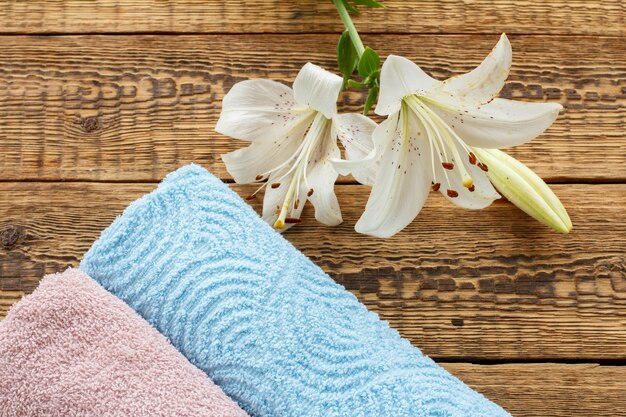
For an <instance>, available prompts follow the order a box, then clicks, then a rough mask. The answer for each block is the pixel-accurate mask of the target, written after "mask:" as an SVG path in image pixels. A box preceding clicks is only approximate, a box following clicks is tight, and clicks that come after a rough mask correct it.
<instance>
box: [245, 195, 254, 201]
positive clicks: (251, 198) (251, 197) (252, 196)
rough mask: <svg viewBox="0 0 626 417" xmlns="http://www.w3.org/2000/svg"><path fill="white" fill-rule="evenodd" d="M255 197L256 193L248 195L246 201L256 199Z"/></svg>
mask: <svg viewBox="0 0 626 417" xmlns="http://www.w3.org/2000/svg"><path fill="white" fill-rule="evenodd" d="M255 197H256V194H250V195H249V196H247V197H246V201H250V200H254V199H255Z"/></svg>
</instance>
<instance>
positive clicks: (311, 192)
mask: <svg viewBox="0 0 626 417" xmlns="http://www.w3.org/2000/svg"><path fill="white" fill-rule="evenodd" d="M306 195H307V197H311V196H312V195H313V188H311V189H310V190H309V192H308V193H306Z"/></svg>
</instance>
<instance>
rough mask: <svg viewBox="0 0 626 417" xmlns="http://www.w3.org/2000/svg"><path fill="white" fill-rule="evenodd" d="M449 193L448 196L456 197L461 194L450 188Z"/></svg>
mask: <svg viewBox="0 0 626 417" xmlns="http://www.w3.org/2000/svg"><path fill="white" fill-rule="evenodd" d="M447 193H448V197H450V198H454V197H458V196H459V193H457V192H456V191H454V190H448V191H447Z"/></svg>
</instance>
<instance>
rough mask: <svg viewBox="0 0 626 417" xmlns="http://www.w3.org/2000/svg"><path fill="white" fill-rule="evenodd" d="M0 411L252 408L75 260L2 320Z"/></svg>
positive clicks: (17, 414) (226, 411)
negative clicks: (74, 265) (229, 394)
mask: <svg viewBox="0 0 626 417" xmlns="http://www.w3.org/2000/svg"><path fill="white" fill-rule="evenodd" d="M0 415H1V416H7V417H8V416H11V417H24V416H37V417H44V416H70V417H72V416H99V417H101V416H111V417H113V416H115V417H119V416H133V417H138V416H167V417H172V416H220V417H235V416H237V417H243V416H246V413H245V412H244V411H243V410H242V409H241V408H239V407H238V406H237V405H236V404H235V403H234V402H233V401H232V400H231V399H229V398H228V397H226V395H225V394H224V393H223V392H222V391H221V390H220V389H219V387H217V386H216V385H215V384H214V383H213V382H211V380H209V379H208V378H207V376H206V375H205V374H204V373H203V372H202V371H200V370H199V369H198V368H196V367H194V366H193V365H192V364H191V363H189V361H187V360H186V359H185V358H184V357H183V356H182V355H181V354H180V353H179V352H177V351H176V349H174V347H173V346H172V345H171V344H170V343H169V342H168V341H167V339H165V337H163V336H162V335H161V334H160V333H159V332H157V331H156V330H155V329H154V328H152V327H151V326H150V325H149V324H148V323H146V321H145V320H143V319H142V318H141V317H139V316H138V315H137V314H136V313H135V312H134V311H133V310H132V309H131V308H129V307H128V306H127V305H126V304H124V303H123V302H122V301H121V300H119V299H117V298H115V297H114V296H113V295H111V294H109V293H108V292H107V291H105V290H104V289H103V288H102V287H101V286H100V285H98V284H97V283H96V282H95V281H94V280H92V279H91V278H89V277H88V276H86V275H85V274H84V273H82V272H80V271H78V270H76V269H69V270H67V271H66V272H64V273H62V274H56V275H49V276H47V277H45V278H44V279H43V280H42V282H41V284H40V285H39V288H38V289H37V290H35V292H34V293H33V294H32V295H29V296H26V297H25V298H24V299H23V300H22V301H20V302H19V303H17V304H16V305H15V306H14V307H13V308H12V309H11V311H10V312H9V315H8V316H7V317H6V319H4V320H3V321H1V322H0Z"/></svg>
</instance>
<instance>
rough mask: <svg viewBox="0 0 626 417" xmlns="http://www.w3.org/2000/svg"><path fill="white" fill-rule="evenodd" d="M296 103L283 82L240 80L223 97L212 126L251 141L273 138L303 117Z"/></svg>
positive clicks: (231, 135) (227, 133)
mask: <svg viewBox="0 0 626 417" xmlns="http://www.w3.org/2000/svg"><path fill="white" fill-rule="evenodd" d="M297 107H298V106H297V104H296V101H295V99H294V95H293V91H292V90H291V88H289V87H287V86H286V85H283V84H281V83H279V82H276V81H271V80H263V79H259V80H246V81H241V82H239V83H237V84H235V85H234V86H233V87H232V88H231V89H230V91H229V92H228V94H226V96H225V97H224V99H223V101H222V113H221V114H220V118H219V120H218V121H217V124H216V126H215V130H216V131H217V132H218V133H221V134H224V135H227V136H230V137H232V138H234V139H240V140H247V141H251V142H254V141H258V140H265V139H269V138H274V137H276V136H280V135H282V132H283V131H284V130H285V129H288V128H289V126H291V125H293V123H295V122H297V120H298V119H300V118H301V117H303V114H302V111H298V109H297Z"/></svg>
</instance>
